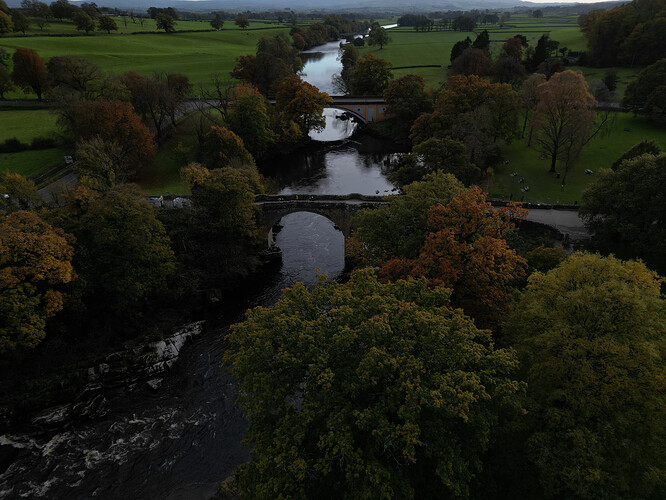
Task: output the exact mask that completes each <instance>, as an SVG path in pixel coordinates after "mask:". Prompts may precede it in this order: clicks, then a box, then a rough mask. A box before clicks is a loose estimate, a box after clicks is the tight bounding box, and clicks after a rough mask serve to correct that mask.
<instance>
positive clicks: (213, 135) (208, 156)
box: [203, 125, 254, 169]
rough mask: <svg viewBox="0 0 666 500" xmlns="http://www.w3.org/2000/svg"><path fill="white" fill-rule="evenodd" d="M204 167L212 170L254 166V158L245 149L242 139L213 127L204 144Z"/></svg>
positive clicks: (229, 131) (224, 129)
mask: <svg viewBox="0 0 666 500" xmlns="http://www.w3.org/2000/svg"><path fill="white" fill-rule="evenodd" d="M203 149H204V159H205V161H206V165H207V166H208V167H209V168H211V169H213V168H220V167H227V166H236V167H240V166H243V165H254V158H252V155H251V154H250V153H249V152H248V150H247V149H245V144H244V143H243V139H241V138H240V137H238V136H237V135H236V134H234V133H233V132H232V131H231V130H229V129H227V128H225V127H218V126H215V125H213V126H212V127H211V128H210V130H209V132H208V133H207V134H206V138H205V142H204V147H203Z"/></svg>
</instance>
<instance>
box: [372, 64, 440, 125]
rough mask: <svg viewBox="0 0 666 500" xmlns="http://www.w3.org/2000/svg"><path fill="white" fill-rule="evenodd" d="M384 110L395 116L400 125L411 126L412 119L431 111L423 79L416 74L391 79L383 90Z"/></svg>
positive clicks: (430, 100)
mask: <svg viewBox="0 0 666 500" xmlns="http://www.w3.org/2000/svg"><path fill="white" fill-rule="evenodd" d="M384 99H385V100H386V104H388V108H387V110H386V112H387V113H388V114H390V115H392V116H393V117H395V118H396V121H397V122H398V123H400V124H401V126H402V127H404V128H406V129H409V128H411V126H412V124H413V123H414V120H416V119H417V118H418V117H419V116H420V115H422V114H423V113H429V112H431V111H432V105H433V102H432V97H431V96H430V95H429V94H428V92H427V91H426V88H425V80H423V78H421V77H420V76H418V75H405V76H403V77H400V78H396V79H394V80H391V81H390V82H389V84H388V87H386V90H385V91H384Z"/></svg>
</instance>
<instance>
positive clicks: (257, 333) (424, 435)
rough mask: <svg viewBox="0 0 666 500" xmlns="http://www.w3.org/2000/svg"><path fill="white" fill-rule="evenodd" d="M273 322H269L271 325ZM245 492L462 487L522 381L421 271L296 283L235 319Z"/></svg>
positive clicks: (359, 494)
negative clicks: (396, 277)
mask: <svg viewBox="0 0 666 500" xmlns="http://www.w3.org/2000/svg"><path fill="white" fill-rule="evenodd" d="M276 325H278V327H276ZM230 340H231V342H232V344H233V349H232V350H230V351H227V353H226V355H225V362H226V363H227V365H228V366H230V369H231V371H232V373H233V374H234V375H235V376H237V377H239V378H240V379H241V380H243V382H242V389H241V391H240V394H241V397H240V398H239V403H240V405H241V406H242V408H243V409H244V410H245V411H246V414H247V416H248V419H249V421H250V425H249V427H248V430H247V432H246V435H245V440H246V441H247V442H248V443H251V446H252V457H253V460H252V461H251V462H249V463H248V464H247V466H245V467H244V468H243V469H242V472H241V473H240V484H241V485H242V488H243V490H244V493H245V494H246V495H247V496H248V497H251V498H270V497H273V496H274V495H275V492H280V493H279V494H280V495H283V496H284V497H285V498H286V497H300V496H302V497H304V498H315V497H318V496H321V495H322V492H326V496H330V497H334V498H434V497H437V496H441V495H443V494H446V495H450V496H452V497H453V496H461V497H464V496H467V495H468V494H469V483H470V481H472V480H473V477H474V475H475V474H476V472H477V471H478V470H479V469H480V457H479V456H480V453H481V452H483V450H484V449H485V448H486V447H487V444H488V440H489V437H490V435H492V433H493V431H494V429H495V427H496V421H497V415H498V413H499V411H500V410H501V409H502V408H506V407H508V406H511V405H513V401H514V396H515V395H516V393H517V392H519V390H520V386H519V384H517V383H516V382H514V381H513V380H512V379H511V375H510V374H511V372H512V371H513V370H514V369H515V367H516V364H515V360H514V358H513V354H512V353H511V352H510V351H505V350H502V349H496V348H495V347H494V345H493V343H492V340H491V338H490V335H489V334H488V332H484V331H482V330H478V329H477V328H476V327H475V326H474V325H473V323H472V322H471V321H470V320H469V319H468V318H466V317H464V316H463V315H462V314H461V313H460V312H459V311H454V310H452V309H451V308H450V307H449V305H448V300H447V292H446V291H445V290H444V289H441V288H437V289H435V290H429V289H428V288H427V286H426V285H425V283H424V281H401V282H398V283H388V284H381V283H379V282H378V280H377V278H376V276H375V275H374V274H373V273H372V271H370V270H362V271H357V272H354V273H352V276H351V279H350V281H349V282H348V283H346V284H331V285H328V286H325V285H324V284H323V280H322V283H320V284H319V286H318V287H317V288H316V289H315V290H314V291H313V292H308V291H307V290H306V289H305V287H304V286H303V285H302V284H298V285H296V286H294V287H292V288H291V289H288V290H285V291H284V293H283V296H282V299H281V300H280V301H279V302H278V303H277V304H276V305H274V306H273V307H271V308H256V309H254V310H252V311H251V312H249V314H248V317H247V319H246V320H245V321H244V322H243V323H240V324H238V325H235V326H234V327H233V328H232V332H231V334H230Z"/></svg>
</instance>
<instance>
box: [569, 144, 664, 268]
mask: <svg viewBox="0 0 666 500" xmlns="http://www.w3.org/2000/svg"><path fill="white" fill-rule="evenodd" d="M664 181H666V153H659V154H657V155H652V154H649V153H646V154H643V155H641V156H637V157H636V158H633V159H626V160H624V161H623V162H622V163H620V165H619V166H617V167H616V169H615V170H614V171H613V170H603V169H602V170H601V171H600V172H599V176H598V178H597V179H596V181H595V182H594V183H593V184H592V185H591V186H590V187H589V188H588V189H587V190H586V191H585V192H584V193H583V200H582V203H581V208H580V214H581V216H582V217H583V219H584V220H585V223H586V225H587V226H588V227H589V228H590V230H592V231H593V232H594V234H595V239H596V241H597V242H598V244H599V245H600V246H601V248H602V249H603V250H605V251H612V252H614V253H616V254H618V255H620V256H623V257H639V258H641V259H644V260H645V261H646V262H647V263H648V264H649V265H650V266H651V267H653V268H655V269H657V270H659V271H660V272H662V273H664V272H666V266H665V262H664V255H665V254H666V209H665V207H666V204H665V202H666V199H665V197H664V193H663V190H662V189H661V186H662V184H661V183H662V182H664Z"/></svg>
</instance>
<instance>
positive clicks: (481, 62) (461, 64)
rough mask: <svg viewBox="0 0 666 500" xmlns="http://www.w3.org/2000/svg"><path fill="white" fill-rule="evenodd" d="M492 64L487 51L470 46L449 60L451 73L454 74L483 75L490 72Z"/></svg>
mask: <svg viewBox="0 0 666 500" xmlns="http://www.w3.org/2000/svg"><path fill="white" fill-rule="evenodd" d="M492 64H493V62H492V60H491V59H490V56H489V55H488V52H486V51H485V50H481V49H475V48H471V47H470V48H468V49H465V50H464V51H463V53H462V54H460V55H459V56H458V57H456V58H455V60H453V61H451V73H453V74H454V75H479V76H485V75H488V74H490V72H491V69H492Z"/></svg>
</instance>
